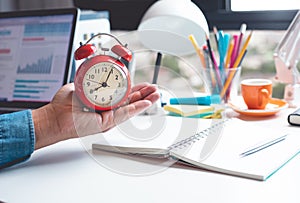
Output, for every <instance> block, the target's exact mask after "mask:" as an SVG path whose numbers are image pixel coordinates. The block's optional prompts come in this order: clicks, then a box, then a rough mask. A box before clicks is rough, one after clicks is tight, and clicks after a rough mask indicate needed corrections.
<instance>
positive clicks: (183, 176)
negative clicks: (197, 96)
mask: <svg viewBox="0 0 300 203" xmlns="http://www.w3.org/2000/svg"><path fill="white" fill-rule="evenodd" d="M291 111H293V109H288V110H287V111H284V112H280V113H279V114H278V115H276V116H272V117H268V118H256V119H252V118H249V117H245V116H238V117H239V118H241V119H244V120H249V121H250V122H256V123H258V124H259V125H264V126H268V127H272V128H273V127H274V128H281V129H282V128H283V129H286V130H287V131H290V132H293V133H298V132H299V136H300V128H297V127H290V126H289V125H288V124H287V121H286V116H287V114H288V113H289V112H291ZM233 115H234V116H236V115H235V114H234V113H233ZM99 156H101V159H102V160H103V162H102V163H105V164H101V163H99V162H96V161H95V160H94V158H92V157H91V156H90V154H89V153H88V152H87V151H86V149H85V148H84V147H83V145H82V141H81V140H80V139H72V140H68V141H64V142H60V143H57V144H55V145H52V146H50V147H47V148H44V149H40V150H38V151H36V152H34V153H33V155H32V157H31V158H30V160H28V161H26V162H24V163H22V164H19V165H17V166H14V167H11V168H8V169H5V170H2V171H0V200H1V201H4V202H8V203H19V202H20V203H21V202H22V203H25V202H30V203H35V202H43V203H47V202H51V203H53V202H64V203H65V202H72V203H77V202H80V203H82V202H89V203H92V202H97V203H98V202H106V203H107V202H131V203H132V202H139V203H140V202H231V203H232V202H243V203H246V202H251V203H252V202H289V203H292V202H297V203H299V202H300V196H299V189H300V156H296V157H295V158H294V159H293V160H291V161H290V162H289V163H288V164H287V165H286V166H284V167H283V168H282V169H281V170H279V171H278V172H277V173H275V174H274V175H273V176H272V177H271V178H270V179H268V180H267V181H256V180H249V179H244V178H238V177H232V176H228V175H223V174H217V173H212V172H208V171H203V170H199V169H195V168H191V167H186V166H182V165H179V164H176V165H172V166H170V167H165V168H163V167H160V168H155V167H156V165H155V164H153V163H155V161H154V160H153V161H151V160H150V161H146V162H143V161H142V160H139V159H133V160H128V157H127V158H126V156H123V157H122V156H121V155H120V156H118V155H115V154H109V153H104V152H103V153H100V154H99ZM151 162H153V163H151ZM107 163H109V164H107ZM110 164H111V165H110ZM126 164H131V167H137V168H136V169H137V173H130V172H128V173H127V174H126V171H125V172H124V170H125V169H124V168H125V167H126ZM117 167H121V168H122V167H123V168H122V170H123V172H122V170H118V168H117ZM139 167H140V168H148V169H150V172H149V173H148V174H147V175H145V174H142V173H140V175H139V173H138V171H139V170H140V168H139ZM151 167H153V168H151ZM120 171H121V172H120ZM131 172H132V171H131ZM151 172H152V173H151Z"/></svg>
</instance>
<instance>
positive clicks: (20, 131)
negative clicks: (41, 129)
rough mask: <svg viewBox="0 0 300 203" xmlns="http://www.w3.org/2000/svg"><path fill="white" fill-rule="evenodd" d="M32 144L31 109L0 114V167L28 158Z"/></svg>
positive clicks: (32, 147) (33, 136) (31, 151)
mask: <svg viewBox="0 0 300 203" xmlns="http://www.w3.org/2000/svg"><path fill="white" fill-rule="evenodd" d="M34 145H35V134H34V124H33V120H32V112H31V110H24V111H20V112H15V113H10V114H3V115H0V168H2V167H6V166H9V165H13V164H15V163H18V162H21V161H24V160H26V159H28V158H29V157H30V155H31V154H32V153H33V151H34Z"/></svg>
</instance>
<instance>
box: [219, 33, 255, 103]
mask: <svg viewBox="0 0 300 203" xmlns="http://www.w3.org/2000/svg"><path fill="white" fill-rule="evenodd" d="M251 36H252V31H251V32H250V34H249V35H248V37H247V39H246V41H245V43H244V45H243V48H242V50H241V52H240V54H239V55H238V57H237V59H236V60H235V63H234V65H233V68H237V67H238V65H239V64H240V62H241V60H242V58H243V56H244V54H245V52H246V50H247V46H248V44H249V42H250V39H251ZM234 75H235V71H230V74H229V75H228V77H227V79H226V82H225V84H224V87H223V89H222V91H221V93H220V96H221V98H223V97H224V95H225V93H226V91H227V89H228V87H229V85H230V84H231V81H232V80H233V78H234Z"/></svg>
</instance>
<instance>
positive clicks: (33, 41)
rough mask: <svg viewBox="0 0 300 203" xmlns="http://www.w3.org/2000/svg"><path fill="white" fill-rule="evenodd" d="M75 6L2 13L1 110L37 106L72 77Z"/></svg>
mask: <svg viewBox="0 0 300 203" xmlns="http://www.w3.org/2000/svg"><path fill="white" fill-rule="evenodd" d="M78 16H79V11H78V9H76V8H67V9H55V10H54V9H53V10H39V11H17V12H16V11H14V12H4V13H1V12H0V113H7V112H14V111H19V110H23V109H35V108H38V107H41V106H43V105H45V104H47V103H49V102H50V101H51V99H52V98H53V96H54V95H55V93H56V92H57V90H58V89H59V88H60V87H61V86H63V85H64V84H66V83H68V82H69V80H70V75H71V70H72V61H73V50H72V48H73V40H74V34H75V28H76V23H77V21H78Z"/></svg>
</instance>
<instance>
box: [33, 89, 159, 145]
mask: <svg viewBox="0 0 300 203" xmlns="http://www.w3.org/2000/svg"><path fill="white" fill-rule="evenodd" d="M158 99H159V93H158V91H157V88H156V86H154V85H150V84H148V83H142V84H138V85H136V86H134V87H133V88H132V90H131V93H130V95H129V97H128V101H127V102H126V103H124V105H123V106H121V107H119V108H118V109H115V110H110V111H104V112H102V113H94V112H84V111H83V106H82V104H81V102H80V101H79V100H78V99H77V97H76V95H75V93H74V84H73V83H70V84H67V85H65V86H63V87H62V88H61V89H60V90H59V91H58V92H57V93H56V95H55V96H54V98H53V100H52V101H51V102H50V103H49V104H47V105H46V106H44V107H41V108H39V109H36V110H33V111H32V117H33V121H34V126H35V136H36V145H35V149H39V148H41V147H45V146H48V145H51V144H54V143H56V142H59V141H62V140H66V139H69V138H75V137H81V136H86V135H91V134H95V133H99V132H104V131H107V130H109V129H110V128H112V127H114V126H115V125H118V124H119V123H121V122H123V121H125V120H127V119H129V118H131V117H133V116H134V115H137V114H139V113H141V112H143V111H144V110H146V109H147V108H148V107H150V106H151V105H152V104H153V103H154V102H156V101H157V100H158Z"/></svg>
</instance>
